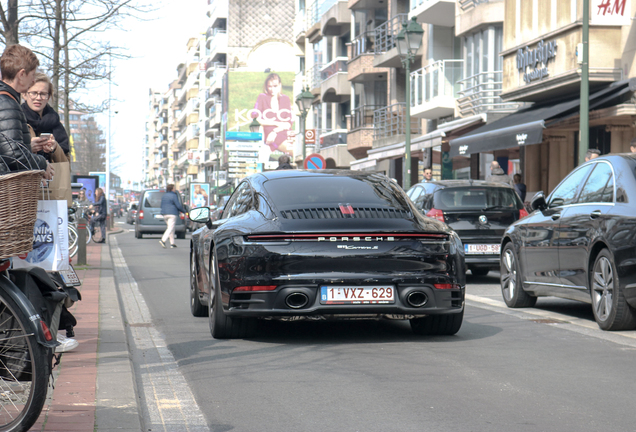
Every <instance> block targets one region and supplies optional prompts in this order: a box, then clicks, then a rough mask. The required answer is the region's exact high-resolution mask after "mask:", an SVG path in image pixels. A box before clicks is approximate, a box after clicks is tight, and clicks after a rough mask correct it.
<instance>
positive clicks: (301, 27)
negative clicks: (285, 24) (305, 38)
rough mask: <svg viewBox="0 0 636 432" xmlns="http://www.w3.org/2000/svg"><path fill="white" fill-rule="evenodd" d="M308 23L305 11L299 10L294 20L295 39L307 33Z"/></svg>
mask: <svg viewBox="0 0 636 432" xmlns="http://www.w3.org/2000/svg"><path fill="white" fill-rule="evenodd" d="M305 23H306V21H305V11H304V10H299V11H298V12H296V17H295V18H294V24H293V27H292V30H293V35H292V36H293V37H294V38H296V37H298V35H299V34H301V33H303V32H304V31H305V28H306V27H305V26H306V24H305Z"/></svg>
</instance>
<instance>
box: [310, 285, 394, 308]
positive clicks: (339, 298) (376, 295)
mask: <svg viewBox="0 0 636 432" xmlns="http://www.w3.org/2000/svg"><path fill="white" fill-rule="evenodd" d="M320 303H322V304H389V303H395V287H393V286H392V285H380V286H363V287H360V286H337V287H336V286H321V287H320Z"/></svg>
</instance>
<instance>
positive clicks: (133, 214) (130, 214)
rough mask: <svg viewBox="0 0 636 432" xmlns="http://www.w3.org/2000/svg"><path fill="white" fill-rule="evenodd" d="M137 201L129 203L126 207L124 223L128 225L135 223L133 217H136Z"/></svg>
mask: <svg viewBox="0 0 636 432" xmlns="http://www.w3.org/2000/svg"><path fill="white" fill-rule="evenodd" d="M138 204H139V203H138V202H133V203H130V205H129V207H128V213H127V214H126V223H128V224H130V225H134V224H135V219H136V218H137V206H138Z"/></svg>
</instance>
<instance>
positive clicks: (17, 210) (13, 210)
mask: <svg viewBox="0 0 636 432" xmlns="http://www.w3.org/2000/svg"><path fill="white" fill-rule="evenodd" d="M42 174H43V171H19V172H14V173H9V174H5V175H1V176H0V258H8V257H11V256H15V255H19V254H24V253H27V252H30V251H31V250H32V249H33V226H34V225H35V220H36V218H37V208H38V195H39V190H40V188H39V187H38V186H39V184H40V182H41V181H42Z"/></svg>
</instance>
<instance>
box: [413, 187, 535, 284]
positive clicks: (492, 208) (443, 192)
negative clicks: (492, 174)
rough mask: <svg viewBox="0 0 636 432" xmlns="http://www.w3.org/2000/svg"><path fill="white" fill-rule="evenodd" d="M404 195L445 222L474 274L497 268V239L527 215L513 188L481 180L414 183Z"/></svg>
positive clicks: (478, 274)
mask: <svg viewBox="0 0 636 432" xmlns="http://www.w3.org/2000/svg"><path fill="white" fill-rule="evenodd" d="M407 195H408V196H409V198H411V200H412V201H413V202H414V203H415V206H416V207H417V208H418V209H420V210H421V211H422V212H423V213H425V214H426V215H427V216H429V217H432V218H435V219H437V220H439V221H440V222H444V223H446V224H448V226H450V227H451V228H452V229H453V230H454V231H455V232H457V234H458V235H459V238H460V239H461V240H462V242H463V244H464V253H465V255H466V266H467V267H468V269H469V270H470V271H471V273H472V274H474V275H475V276H485V275H487V274H488V272H489V271H490V270H498V269H499V252H500V243H501V238H502V237H503V233H504V231H505V230H506V228H508V227H509V226H510V224H512V223H513V222H515V221H517V220H519V219H521V218H523V217H525V216H527V215H528V212H527V211H526V210H525V208H524V206H523V203H522V202H521V199H520V198H519V195H517V193H516V192H515V190H514V188H512V187H510V186H508V185H504V184H502V183H493V182H486V181H483V180H441V181H432V182H424V183H418V184H416V185H415V186H413V187H412V188H411V189H409V190H408V192H407Z"/></svg>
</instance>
